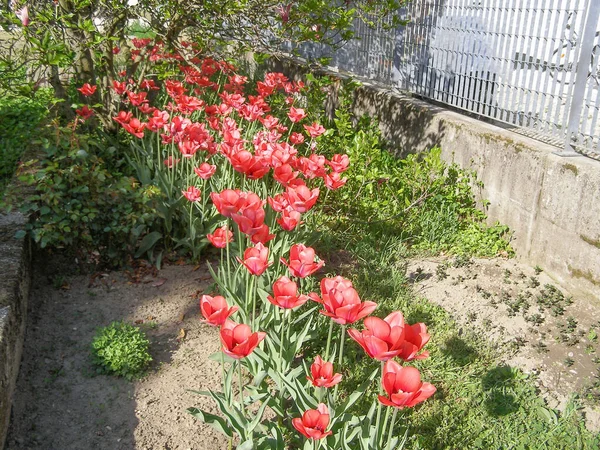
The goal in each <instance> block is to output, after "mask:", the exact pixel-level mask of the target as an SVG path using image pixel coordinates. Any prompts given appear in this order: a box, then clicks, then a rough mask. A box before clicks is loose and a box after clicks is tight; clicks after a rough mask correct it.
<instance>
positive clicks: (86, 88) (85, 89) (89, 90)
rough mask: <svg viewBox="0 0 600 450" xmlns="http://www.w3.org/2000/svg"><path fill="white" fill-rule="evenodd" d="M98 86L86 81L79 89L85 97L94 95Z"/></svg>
mask: <svg viewBox="0 0 600 450" xmlns="http://www.w3.org/2000/svg"><path fill="white" fill-rule="evenodd" d="M96 88H97V86H91V85H90V84H89V83H85V84H84V85H83V86H81V87H80V88H77V90H78V91H79V92H81V94H82V95H84V96H85V97H89V96H91V95H94V92H96Z"/></svg>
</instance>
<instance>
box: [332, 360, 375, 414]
mask: <svg viewBox="0 0 600 450" xmlns="http://www.w3.org/2000/svg"><path fill="white" fill-rule="evenodd" d="M378 372H379V369H375V370H374V371H373V372H371V375H369V377H368V378H367V379H366V380H365V381H363V382H362V384H361V385H360V386H359V387H358V388H357V389H356V390H355V391H354V392H353V393H352V394H350V395H349V396H348V398H347V399H346V400H345V401H344V403H342V404H341V405H340V406H339V407H338V408H337V409H338V411H339V413H338V415H342V414H344V413H345V412H346V411H348V410H349V409H350V408H351V407H352V405H354V404H355V403H356V402H357V400H358V399H359V398H360V397H362V395H363V394H364V393H365V392H366V390H367V389H368V388H369V386H370V385H371V383H372V382H373V379H374V378H375V376H376V375H377V373H378Z"/></svg>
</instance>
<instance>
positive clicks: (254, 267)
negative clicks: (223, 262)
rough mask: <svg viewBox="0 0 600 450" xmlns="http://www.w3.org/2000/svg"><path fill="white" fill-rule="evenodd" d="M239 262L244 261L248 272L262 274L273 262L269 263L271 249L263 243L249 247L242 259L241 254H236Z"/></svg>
mask: <svg viewBox="0 0 600 450" xmlns="http://www.w3.org/2000/svg"><path fill="white" fill-rule="evenodd" d="M236 259H237V260H238V262H240V263H242V264H243V265H244V266H245V267H246V269H248V272H250V273H251V274H252V275H257V276H258V275H262V274H263V272H264V271H265V270H267V267H269V266H270V265H271V264H273V263H269V262H268V259H269V249H268V248H267V247H265V246H264V245H263V244H261V243H258V244H256V245H255V246H254V247H248V248H247V249H246V251H244V259H243V260H241V259H240V257H239V256H236Z"/></svg>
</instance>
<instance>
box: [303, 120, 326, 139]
mask: <svg viewBox="0 0 600 450" xmlns="http://www.w3.org/2000/svg"><path fill="white" fill-rule="evenodd" d="M304 129H305V130H306V132H307V133H308V135H309V136H310V137H311V138H316V137H319V136H321V135H322V134H323V133H325V128H323V126H322V125H320V124H318V123H316V122H315V123H313V124H312V125H304Z"/></svg>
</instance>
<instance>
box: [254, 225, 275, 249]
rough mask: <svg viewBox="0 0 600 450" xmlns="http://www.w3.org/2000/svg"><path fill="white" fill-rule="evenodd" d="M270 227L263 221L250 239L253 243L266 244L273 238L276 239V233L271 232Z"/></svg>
mask: <svg viewBox="0 0 600 450" xmlns="http://www.w3.org/2000/svg"><path fill="white" fill-rule="evenodd" d="M269 231H270V230H269V227H268V226H267V224H265V223H263V224H262V225H261V226H260V227H258V229H256V230H255V232H254V233H253V234H252V236H250V240H251V241H252V243H253V244H258V243H261V244H266V243H267V242H269V241H270V240H271V239H275V234H272V233H270V232H269Z"/></svg>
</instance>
